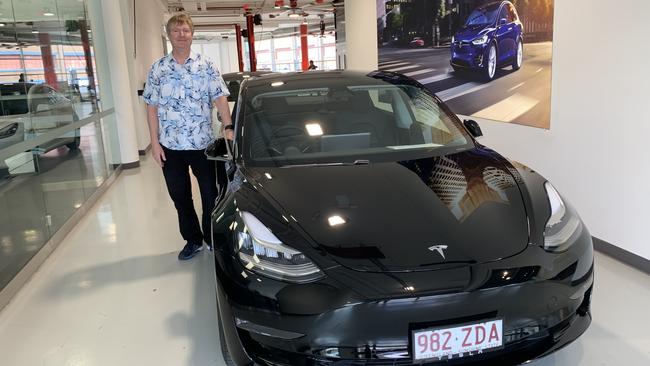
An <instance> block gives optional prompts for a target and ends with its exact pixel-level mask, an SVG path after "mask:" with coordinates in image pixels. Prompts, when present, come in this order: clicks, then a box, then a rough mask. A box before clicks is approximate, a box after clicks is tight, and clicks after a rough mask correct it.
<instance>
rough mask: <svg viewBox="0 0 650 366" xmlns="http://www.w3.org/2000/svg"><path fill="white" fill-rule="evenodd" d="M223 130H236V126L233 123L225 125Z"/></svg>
mask: <svg viewBox="0 0 650 366" xmlns="http://www.w3.org/2000/svg"><path fill="white" fill-rule="evenodd" d="M223 130H224V131H225V130H233V131H234V130H235V126H233V125H232V124H229V125H225V126H223Z"/></svg>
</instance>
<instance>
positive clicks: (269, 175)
mask: <svg viewBox="0 0 650 366" xmlns="http://www.w3.org/2000/svg"><path fill="white" fill-rule="evenodd" d="M264 176H265V177H266V179H268V180H271V179H273V177H271V174H269V173H264Z"/></svg>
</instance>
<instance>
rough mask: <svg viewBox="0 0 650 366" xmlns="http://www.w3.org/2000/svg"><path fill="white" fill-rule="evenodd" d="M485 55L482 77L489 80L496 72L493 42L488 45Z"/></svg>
mask: <svg viewBox="0 0 650 366" xmlns="http://www.w3.org/2000/svg"><path fill="white" fill-rule="evenodd" d="M487 55H488V57H487V65H485V69H484V70H483V79H485V81H491V80H492V79H494V75H496V73H497V48H496V46H495V45H494V44H491V45H490V48H489V49H488V53H487Z"/></svg>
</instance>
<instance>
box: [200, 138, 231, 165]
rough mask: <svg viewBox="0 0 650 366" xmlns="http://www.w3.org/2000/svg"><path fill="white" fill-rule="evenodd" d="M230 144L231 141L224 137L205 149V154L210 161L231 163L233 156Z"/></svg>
mask: <svg viewBox="0 0 650 366" xmlns="http://www.w3.org/2000/svg"><path fill="white" fill-rule="evenodd" d="M229 143H230V141H229V140H226V139H225V138H223V137H222V138H218V139H216V140H214V141H213V142H212V143H211V144H210V145H208V147H206V148H205V151H204V154H205V156H206V157H207V158H208V160H216V161H231V160H232V154H231V153H230V151H231V149H230V146H229V145H228V144H229Z"/></svg>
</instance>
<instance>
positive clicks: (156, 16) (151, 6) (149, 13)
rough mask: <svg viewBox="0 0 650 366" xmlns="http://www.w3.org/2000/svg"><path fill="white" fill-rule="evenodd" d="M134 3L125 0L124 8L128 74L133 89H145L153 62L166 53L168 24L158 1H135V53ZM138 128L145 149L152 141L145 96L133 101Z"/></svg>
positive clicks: (139, 138) (139, 140) (140, 146)
mask: <svg viewBox="0 0 650 366" xmlns="http://www.w3.org/2000/svg"><path fill="white" fill-rule="evenodd" d="M123 1H124V0H123ZM133 3H134V2H132V1H130V0H127V1H126V4H125V5H123V8H124V9H125V12H126V14H125V15H126V19H128V21H126V22H125V23H126V24H127V27H126V28H127V30H128V31H125V34H126V37H125V43H126V44H127V47H128V50H129V54H128V57H129V63H130V67H129V73H130V74H131V75H130V76H131V78H130V80H131V81H132V83H131V88H133V89H134V90H138V89H142V87H143V85H144V83H145V82H146V81H147V75H148V73H149V68H150V67H151V64H152V63H153V62H154V61H156V60H157V59H159V58H161V57H162V56H163V55H164V50H163V39H162V35H163V32H164V31H163V27H164V25H165V18H164V14H165V8H164V7H163V6H162V4H161V2H160V1H159V0H137V1H135V16H136V17H135V44H136V52H135V57H134V56H133V38H134V37H133ZM134 109H135V110H134V114H135V125H136V126H135V127H136V132H137V138H138V150H145V149H146V148H147V147H148V146H149V144H150V143H151V139H150V138H149V128H148V127H147V112H146V104H145V103H144V101H143V99H142V97H136V99H135V100H134Z"/></svg>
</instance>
